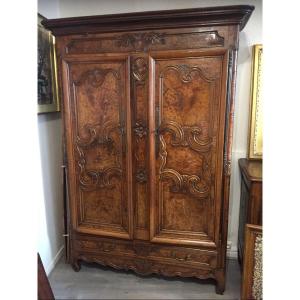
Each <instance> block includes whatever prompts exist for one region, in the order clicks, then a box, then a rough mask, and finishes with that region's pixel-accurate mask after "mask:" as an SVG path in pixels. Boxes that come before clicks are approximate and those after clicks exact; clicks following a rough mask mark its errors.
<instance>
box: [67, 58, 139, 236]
mask: <svg viewBox="0 0 300 300" xmlns="http://www.w3.org/2000/svg"><path fill="white" fill-rule="evenodd" d="M129 65H130V64H129V57H128V56H126V55H105V56H97V55H76V56H68V57H67V58H64V59H63V60H62V79H63V96H64V97H63V98H64V102H63V103H64V109H63V111H64V124H65V138H66V148H67V167H68V186H69V203H70V212H71V223H72V229H73V230H75V231H77V232H81V233H89V234H95V235H100V236H111V237H118V238H123V239H132V235H133V233H132V232H133V230H132V228H133V213H132V187H131V182H132V179H131V174H132V166H131V154H130V153H131V149H130V147H131V143H130V141H131V126H130V124H131V115H130V94H129V93H130V82H129V78H130V76H129Z"/></svg>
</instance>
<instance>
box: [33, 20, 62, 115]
mask: <svg viewBox="0 0 300 300" xmlns="http://www.w3.org/2000/svg"><path fill="white" fill-rule="evenodd" d="M44 19H45V18H44V17H43V16H42V15H40V14H38V103H37V104H38V113H49V112H57V111H59V110H60V108H59V97H58V85H57V69H56V56H55V38H54V36H53V35H52V34H51V32H50V31H48V30H46V29H45V28H44V27H43V25H42V24H41V21H42V20H44Z"/></svg>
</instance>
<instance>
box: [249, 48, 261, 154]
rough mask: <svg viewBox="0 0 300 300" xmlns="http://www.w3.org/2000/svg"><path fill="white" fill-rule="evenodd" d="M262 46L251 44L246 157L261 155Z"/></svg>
mask: <svg viewBox="0 0 300 300" xmlns="http://www.w3.org/2000/svg"><path fill="white" fill-rule="evenodd" d="M262 60H263V46H262V45H261V44H257V45H254V46H253V61H252V80H251V100H250V122H249V140H248V159H262V157H263V109H262V105H263V103H262V92H261V91H262V63H263V61H262Z"/></svg>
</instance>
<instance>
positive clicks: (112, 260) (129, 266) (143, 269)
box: [76, 254, 215, 279]
mask: <svg viewBox="0 0 300 300" xmlns="http://www.w3.org/2000/svg"><path fill="white" fill-rule="evenodd" d="M76 259H77V260H78V259H80V260H83V261H86V262H96V263H99V264H101V265H104V266H110V267H113V268H115V269H117V270H120V269H124V270H132V271H134V272H136V273H138V274H141V275H149V274H152V273H156V274H161V275H164V276H180V277H197V278H201V279H206V278H215V275H214V274H213V272H212V271H211V270H209V269H207V270H205V269H199V268H197V269H196V268H193V269H192V268H191V267H188V268H186V267H182V266H178V265H171V264H163V263H159V262H154V261H151V260H148V259H141V258H139V259H137V258H136V259H134V260H132V259H131V260H129V259H127V258H126V257H121V256H109V257H106V256H100V255H98V256H94V255H92V256H90V255H88V254H81V255H79V256H78V257H76Z"/></svg>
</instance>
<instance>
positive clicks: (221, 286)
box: [216, 270, 225, 295]
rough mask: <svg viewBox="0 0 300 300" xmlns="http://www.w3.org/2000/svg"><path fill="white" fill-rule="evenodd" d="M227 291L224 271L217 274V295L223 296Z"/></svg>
mask: <svg viewBox="0 0 300 300" xmlns="http://www.w3.org/2000/svg"><path fill="white" fill-rule="evenodd" d="M224 291H225V274H224V271H221V270H220V271H217V272H216V293H217V294H219V295H223V293H224Z"/></svg>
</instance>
